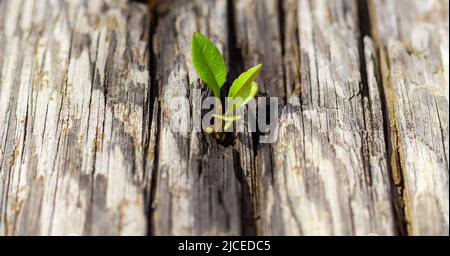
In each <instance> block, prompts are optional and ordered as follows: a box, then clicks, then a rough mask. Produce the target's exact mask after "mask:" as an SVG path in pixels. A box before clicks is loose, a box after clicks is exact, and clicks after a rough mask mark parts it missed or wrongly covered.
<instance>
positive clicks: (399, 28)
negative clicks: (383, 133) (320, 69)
mask: <svg viewBox="0 0 450 256" xmlns="http://www.w3.org/2000/svg"><path fill="white" fill-rule="evenodd" d="M370 12H371V17H372V20H373V23H372V25H373V28H374V29H373V30H374V37H375V39H376V40H377V43H378V45H379V49H380V55H381V63H380V65H381V68H382V75H383V80H382V82H383V89H384V93H385V94H386V100H387V104H386V105H387V108H388V114H389V128H390V136H391V140H392V151H393V152H392V153H391V158H390V161H391V165H392V167H393V169H392V170H393V177H394V182H395V185H396V186H398V190H399V193H400V194H401V196H402V199H403V202H402V204H403V207H404V212H405V217H406V219H405V220H406V223H407V228H408V233H409V234H414V235H419V234H421V235H433V234H446V235H448V233H449V183H448V181H449V177H448V174H449V169H448V168H449V166H448V160H449V151H448V132H449V130H448V126H449V125H448V122H449V119H448V111H449V102H448V96H449V77H448V74H449V63H448V59H449V54H448V49H449V1H448V0H435V1H434V0H433V1H409V0H400V1H383V0H374V1H371V2H370Z"/></svg>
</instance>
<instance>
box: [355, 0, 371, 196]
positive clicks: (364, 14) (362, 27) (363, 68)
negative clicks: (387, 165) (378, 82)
mask: <svg viewBox="0 0 450 256" xmlns="http://www.w3.org/2000/svg"><path fill="white" fill-rule="evenodd" d="M357 7H358V24H359V38H358V55H359V73H360V75H361V81H360V93H361V97H360V99H361V106H362V112H363V116H364V118H363V124H364V129H365V130H367V129H368V124H367V123H366V118H365V117H366V115H367V113H366V108H365V107H364V99H370V95H369V84H368V83H369V81H368V80H367V64H366V58H365V54H364V37H366V36H369V37H370V20H369V19H368V15H369V13H368V9H367V3H366V1H365V0H359V1H358V4H357ZM368 104H369V108H370V109H372V106H371V105H370V100H368ZM364 140H365V143H366V144H367V143H369V141H367V136H365V138H364ZM368 150H369V149H368V147H367V146H366V147H362V148H361V155H362V156H363V158H364V172H365V173H366V177H368V183H369V186H370V187H372V180H373V178H372V170H371V165H370V162H369V161H370V159H369V153H368V152H367V151H368Z"/></svg>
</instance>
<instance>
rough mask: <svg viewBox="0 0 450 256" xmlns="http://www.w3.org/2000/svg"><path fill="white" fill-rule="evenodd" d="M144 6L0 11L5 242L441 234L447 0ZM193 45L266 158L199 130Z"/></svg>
mask: <svg viewBox="0 0 450 256" xmlns="http://www.w3.org/2000/svg"><path fill="white" fill-rule="evenodd" d="M142 2H144V1H140V2H134V1H127V0H89V1H88V0H0V46H1V47H0V236H2V235H30V234H33V235H67V234H75V235H128V234H129V235H148V234H149V235H255V234H256V235H368V234H378V235H396V234H411V235H422V234H424V235H448V232H449V229H448V225H449V217H448V214H449V213H448V211H449V208H448V207H449V205H448V198H449V189H448V159H449V151H448V144H449V143H448V107H449V106H448V93H449V86H448V83H449V76H448V72H449V62H448V49H449V45H448V42H449V40H448V38H449V36H448V29H449V26H448V19H449V15H448V12H449V9H448V0H396V1H388V0H367V1H364V0H314V1H312V0H259V1H251V0H192V1H184V0H168V1H157V0H151V1H150V2H151V3H150V5H146V4H145V3H142ZM366 12H367V13H366ZM194 32H201V33H203V34H205V35H207V36H208V37H209V38H210V39H211V40H212V41H213V42H214V43H215V44H216V45H217V46H218V48H219V50H220V51H221V52H222V53H223V55H224V57H225V61H226V64H227V68H228V71H229V72H228V77H227V83H226V84H225V86H224V88H223V89H222V92H221V93H222V94H223V95H225V94H226V93H227V89H228V88H229V86H230V85H231V83H232V82H233V80H234V79H235V78H236V77H237V76H238V75H239V74H240V73H241V72H243V71H245V70H247V69H249V68H250V67H252V66H254V65H256V64H258V63H262V64H263V66H264V67H263V71H262V72H261V73H260V75H259V77H258V79H257V81H256V82H257V83H258V84H259V85H260V90H259V92H258V97H261V98H265V99H266V100H268V99H269V97H275V98H277V99H278V104H277V106H278V110H277V111H275V113H274V115H273V116H277V117H278V122H277V125H276V131H275V133H274V136H275V138H276V139H277V140H276V141H275V142H273V143H263V141H262V139H261V136H263V135H266V133H267V131H266V130H264V129H263V128H261V127H260V128H259V129H256V130H255V129H253V127H251V126H250V125H249V124H248V123H244V130H243V131H240V132H236V133H234V134H232V135H230V136H229V137H228V138H227V140H226V142H224V143H222V144H220V143H218V142H217V141H216V140H215V139H214V138H213V137H212V136H210V135H209V134H206V133H204V132H199V131H198V130H197V128H198V127H197V126H196V124H198V123H199V122H200V119H201V117H202V113H201V111H199V110H200V108H201V104H202V102H201V100H202V99H205V98H206V97H207V96H210V95H211V93H208V91H207V86H206V85H205V84H204V83H202V82H201V81H200V79H199V77H198V75H197V73H196V71H195V70H194V68H193V65H192V63H191V40H192V35H193V33H194ZM195 89H197V91H196V90H195ZM177 97H179V98H178V99H179V100H181V99H182V100H181V101H179V102H177V101H173V99H174V98H177ZM174 103H176V104H174ZM182 103H184V104H185V105H183V104H182ZM257 107H258V109H259V110H261V109H263V108H265V107H267V104H266V105H265V104H260V105H258V106H257ZM204 113H205V111H204V112H203V114H204ZM241 114H242V115H243V116H245V117H247V116H249V115H252V113H251V112H250V111H249V110H248V109H242V111H241ZM258 115H259V114H258ZM180 127H182V128H186V131H184V132H178V131H177V129H178V128H180Z"/></svg>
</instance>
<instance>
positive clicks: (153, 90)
mask: <svg viewBox="0 0 450 256" xmlns="http://www.w3.org/2000/svg"><path fill="white" fill-rule="evenodd" d="M149 13H150V17H149V22H150V26H149V40H148V45H147V49H148V51H149V60H148V64H149V70H150V81H149V87H150V88H149V89H148V90H147V102H146V109H147V111H146V112H147V113H146V116H147V118H145V119H144V125H147V128H146V129H145V131H146V134H145V136H146V137H145V141H144V145H145V146H144V171H145V172H150V173H144V177H147V176H150V175H151V177H150V187H146V188H145V190H146V191H145V194H144V201H145V202H146V205H145V207H146V208H145V211H146V212H145V214H146V216H147V221H148V222H147V235H151V234H152V231H153V226H152V219H153V218H152V204H153V202H154V197H155V193H156V185H157V178H158V170H157V168H156V167H157V166H158V143H157V141H158V138H159V127H158V126H159V125H157V124H155V129H156V138H155V141H156V143H155V144H154V145H150V136H151V132H152V131H151V129H152V125H153V120H154V119H155V117H154V116H153V115H154V114H155V104H158V103H157V102H156V101H157V96H156V94H157V91H158V90H157V80H156V71H157V70H156V68H157V64H156V55H155V52H154V50H153V36H154V33H155V31H156V27H157V25H158V19H157V18H158V17H157V12H156V6H155V5H154V4H152V3H150V4H149ZM156 114H157V115H158V117H156V118H157V119H155V120H159V119H160V118H159V111H157V112H156ZM151 146H154V147H155V148H154V149H153V150H154V151H153V152H154V154H155V155H154V159H153V169H152V170H149V168H148V162H147V160H148V154H149V150H150V147H151Z"/></svg>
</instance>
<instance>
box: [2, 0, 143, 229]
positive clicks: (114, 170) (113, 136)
mask: <svg viewBox="0 0 450 256" xmlns="http://www.w3.org/2000/svg"><path fill="white" fill-rule="evenodd" d="M0 4H1V7H0V12H1V19H2V22H1V23H0V41H1V45H2V48H1V49H0V56H1V57H0V148H1V150H0V167H1V168H0V194H1V197H0V234H2V235H24V234H35V235H67V234H77V235H82V234H103V235H105V234H116V235H117V234H145V233H146V231H147V218H146V216H145V214H144V211H143V209H144V208H145V207H146V206H145V205H144V200H143V187H144V184H145V181H144V179H143V177H144V173H143V145H142V143H143V134H144V130H145V129H146V127H144V125H143V112H144V109H145V104H146V95H147V92H146V91H147V89H148V86H147V85H148V77H149V75H148V64H147V62H148V59H147V50H146V49H147V48H146V45H147V31H148V29H147V25H146V24H147V8H146V5H143V4H134V3H132V4H128V2H127V1H103V0H93V1H81V0H80V1H51V0H48V1H15V0H14V1H2V2H1V3H0ZM130 14H132V15H130Z"/></svg>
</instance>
